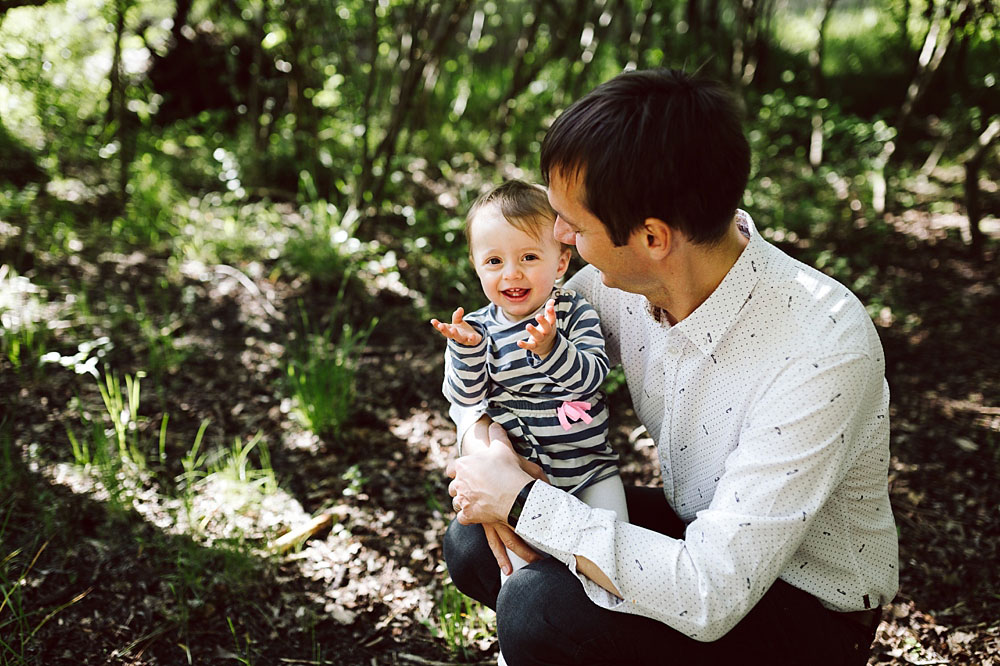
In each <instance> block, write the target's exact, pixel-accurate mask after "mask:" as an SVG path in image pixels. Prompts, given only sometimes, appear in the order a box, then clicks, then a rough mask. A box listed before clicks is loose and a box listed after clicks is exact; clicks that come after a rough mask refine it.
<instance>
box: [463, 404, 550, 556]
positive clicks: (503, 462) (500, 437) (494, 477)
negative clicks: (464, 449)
mask: <svg viewBox="0 0 1000 666" xmlns="http://www.w3.org/2000/svg"><path fill="white" fill-rule="evenodd" d="M489 438H490V446H489V448H485V449H480V450H478V451H476V452H475V453H472V454H470V455H466V456H463V457H461V458H457V459H456V460H453V461H452V462H451V463H449V465H448V476H450V477H452V479H454V480H453V481H452V482H451V483H450V484H449V485H448V493H449V494H450V495H451V496H452V497H453V498H454V499H453V500H452V506H453V507H454V509H455V511H457V512H458V516H457V517H458V522H460V523H462V524H463V525H469V524H472V523H482V525H483V530H484V532H485V533H486V540H487V542H488V543H489V546H490V550H492V551H493V555H494V557H496V559H497V564H499V565H500V568H501V569H503V570H504V572H505V573H510V572H511V566H510V560H509V558H508V557H507V553H506V551H505V550H504V546H506V547H507V548H509V549H510V550H511V551H513V552H514V553H516V554H517V555H518V556H519V557H520V558H521V559H523V560H525V561H526V562H534V561H535V560H538V559H540V558H541V556H540V555H539V554H538V553H536V552H535V551H534V550H532V549H531V547H529V546H528V545H527V544H526V543H524V541H523V540H522V539H521V538H520V537H518V536H517V535H516V534H514V531H513V530H512V529H511V528H510V526H508V525H507V514H508V513H510V508H511V506H513V504H514V499H515V498H516V497H517V493H519V492H520V490H521V488H523V487H524V484H526V483H527V482H528V481H530V480H531V479H539V480H541V481H543V482H545V483H548V477H547V476H546V475H545V472H544V471H542V468H541V467H539V466H538V465H536V464H535V463H532V462H529V461H527V460H525V459H524V458H522V457H521V456H519V455H517V453H515V452H514V447H513V446H511V443H510V440H509V439H508V438H507V433H506V432H504V429H503V428H502V427H501V426H500V425H498V424H496V423H493V424H491V425H490V426H489Z"/></svg>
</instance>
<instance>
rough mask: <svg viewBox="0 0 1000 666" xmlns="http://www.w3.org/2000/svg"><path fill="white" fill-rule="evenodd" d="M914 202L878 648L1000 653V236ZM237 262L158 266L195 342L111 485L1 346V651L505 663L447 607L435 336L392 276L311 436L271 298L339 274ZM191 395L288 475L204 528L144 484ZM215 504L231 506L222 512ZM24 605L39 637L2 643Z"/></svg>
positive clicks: (903, 291)
mask: <svg viewBox="0 0 1000 666" xmlns="http://www.w3.org/2000/svg"><path fill="white" fill-rule="evenodd" d="M917 226H918V227H920V228H921V229H922V230H923V231H924V232H925V233H924V234H923V236H922V237H920V236H919V234H917V235H915V234H914V231H913V229H912V228H910V229H903V230H900V231H898V232H896V233H894V234H892V235H891V236H890V237H889V239H888V240H887V241H885V243H886V249H885V250H884V253H883V254H884V259H883V260H882V267H881V268H880V273H879V278H878V279H885V280H889V281H892V282H893V283H894V284H895V285H896V288H895V291H894V294H895V296H894V298H895V299H896V301H895V302H894V303H893V312H892V313H889V314H886V315H885V316H884V317H882V318H881V319H882V321H880V322H879V324H880V333H881V334H882V336H883V341H884V345H885V348H886V356H887V360H888V364H887V374H888V377H889V382H890V385H891V388H892V391H893V412H892V419H893V428H892V452H893V457H892V464H891V468H890V483H891V492H892V501H893V505H894V510H895V516H896V520H897V524H898V527H899V532H900V562H901V587H900V591H899V594H898V595H897V597H896V598H895V599H894V600H893V602H892V603H891V605H889V606H888V607H886V608H885V610H884V615H883V622H882V624H881V626H880V627H879V630H878V636H877V639H876V642H875V645H874V647H873V651H872V657H871V662H870V663H871V664H948V663H950V664H977V665H978V664H994V663H996V664H1000V567H998V566H997V563H998V562H1000V515H998V507H1000V474H998V469H1000V390H998V389H1000V354H997V353H996V342H997V338H996V324H997V322H998V317H1000V315H998V314H997V313H1000V280H998V277H1000V275H998V273H1000V270H998V262H997V261H996V259H995V255H994V256H993V257H992V258H991V260H990V261H987V262H973V261H970V260H969V259H968V256H967V250H966V248H965V247H964V246H963V245H962V244H961V242H960V241H958V240H957V238H956V236H955V235H954V234H951V235H948V234H946V233H944V232H942V231H941V230H935V229H932V228H931V225H929V224H928V225H923V226H921V225H920V224H919V223H918V224H917ZM858 242H859V243H862V242H864V241H863V240H859V241H858ZM993 247H996V246H995V245H994V246H993ZM35 268H36V271H38V272H40V273H42V272H44V273H46V274H48V275H50V276H61V277H60V278H59V279H60V280H64V281H65V282H66V284H70V283H74V284H82V283H87V284H89V285H91V289H92V291H91V298H92V300H94V301H95V302H96V300H97V297H98V296H99V294H100V293H102V292H104V293H110V292H116V293H121V294H122V299H123V300H124V301H125V302H126V303H136V302H139V301H138V299H140V298H141V297H142V296H143V294H144V293H145V292H146V291H147V290H150V291H151V290H153V288H154V285H156V284H158V281H160V279H161V276H162V275H164V274H166V272H167V266H166V259H165V258H164V257H157V256H144V255H130V256H123V255H115V254H110V253H99V252H96V251H95V252H94V253H93V254H92V255H90V257H89V258H84V259H83V260H82V261H80V260H77V261H74V262H65V261H64V259H58V258H49V260H48V263H47V264H45V262H44V261H42V262H41V263H40V264H39V265H36V267H35ZM248 275H250V274H249V272H248ZM250 279H252V281H253V284H254V285H255V287H256V289H254V290H251V289H247V288H246V287H245V285H243V286H241V284H240V281H239V280H238V279H236V278H234V277H233V276H232V275H231V274H227V273H220V272H211V271H208V272H202V273H200V274H195V273H193V272H192V273H189V274H187V276H186V277H184V278H183V284H176V285H172V286H171V287H170V290H169V291H170V294H171V295H172V296H171V299H173V298H176V299H177V300H176V301H171V302H176V303H180V301H181V300H182V298H183V299H184V300H185V302H186V303H187V304H188V306H186V307H184V308H183V312H184V313H185V314H184V316H183V317H182V318H181V319H179V320H177V321H175V322H174V324H173V331H172V334H173V335H176V336H178V337H183V338H184V339H186V340H188V341H190V342H191V344H190V353H189V354H188V355H187V356H186V357H185V358H184V360H183V362H182V363H181V364H180V365H179V368H178V369H176V370H173V371H169V372H164V373H161V374H160V375H159V376H156V377H147V378H146V379H143V389H142V390H143V396H142V406H141V408H140V411H141V413H142V414H143V415H144V416H145V417H148V418H146V419H145V420H143V421H142V422H141V423H139V425H138V426H137V427H138V429H139V431H140V433H139V434H141V435H142V436H143V437H147V436H148V437H147V439H146V440H144V441H150V442H155V441H156V433H157V432H158V431H159V428H160V425H161V422H160V420H159V415H160V414H163V413H169V414H170V421H169V428H168V435H167V436H166V437H165V439H164V449H163V455H162V457H161V460H160V461H159V465H158V467H157V469H155V470H154V471H153V472H151V474H150V476H149V477H148V483H147V485H146V487H139V488H136V489H135V492H134V493H133V494H132V495H130V500H129V501H128V502H127V503H126V504H125V506H119V505H116V503H115V502H114V501H111V499H109V497H108V493H107V491H106V490H103V491H102V488H104V486H102V485H101V484H100V483H98V482H95V480H94V479H93V478H90V477H88V475H87V474H86V473H85V472H84V471H81V469H80V466H79V465H74V464H73V456H72V455H71V447H70V443H69V439H68V435H67V426H70V429H73V428H79V427H80V425H79V424H81V423H84V422H85V418H86V412H88V410H90V411H91V412H94V411H99V407H100V405H101V397H100V395H99V392H98V388H97V383H95V382H94V381H93V379H92V378H91V377H90V376H89V375H87V374H82V375H81V374H76V373H74V372H72V370H67V369H64V368H62V367H59V366H46V367H45V368H43V369H42V370H41V371H29V370H27V369H25V368H21V369H20V370H19V371H17V370H15V368H14V367H13V366H12V365H11V363H10V361H9V360H8V359H6V358H2V359H0V396H2V401H3V417H2V419H3V428H4V431H5V432H6V433H7V436H6V437H5V438H4V442H5V444H4V446H5V447H6V448H7V449H8V450H7V451H6V458H7V460H6V463H5V464H6V466H7V467H6V470H7V471H6V472H5V474H6V476H5V478H0V483H4V484H5V485H7V487H4V488H2V489H0V539H2V545H0V560H3V561H4V563H5V564H6V565H7V571H8V572H10V571H14V572H15V573H17V572H18V571H20V572H21V574H18V575H16V576H13V578H14V579H17V585H16V587H17V588H18V590H19V591H18V594H17V595H10V598H9V599H4V600H3V601H6V602H8V603H7V610H6V611H4V609H3V604H0V634H6V638H4V639H3V640H5V641H7V644H8V646H9V650H8V651H7V652H4V654H5V655H7V656H6V657H4V658H0V662H3V663H8V662H9V663H12V664H13V663H31V664H46V665H50V664H104V663H108V664H188V663H195V664H215V663H218V664H229V663H244V664H251V663H253V664H338V665H341V664H343V665H353V664H438V663H495V658H496V644H495V641H494V640H493V638H492V636H490V632H489V628H488V622H489V621H490V615H489V613H487V612H479V611H476V610H474V609H473V610H470V609H468V608H466V609H465V611H462V612H466V614H467V615H469V616H470V617H465V618H461V619H460V620H459V621H460V622H464V623H465V627H458V628H454V627H452V628H450V629H449V628H448V627H447V626H446V625H447V622H448V620H447V619H446V618H444V615H443V612H442V607H443V605H444V604H454V603H456V602H455V598H456V597H455V595H454V593H453V592H449V590H448V589H447V584H446V580H447V572H446V570H445V568H444V566H443V564H442V554H441V537H442V535H443V532H444V530H445V527H446V525H447V522H448V521H449V520H450V511H449V508H450V506H449V501H448V496H447V479H446V477H445V474H444V468H445V466H446V464H447V461H448V460H449V459H450V458H451V457H452V456H453V455H454V432H453V429H452V427H451V425H450V423H449V422H448V420H447V414H446V404H445V402H444V400H443V399H442V398H441V396H440V381H441V379H440V378H441V373H442V362H441V355H442V344H441V343H440V340H439V339H437V337H436V334H435V333H434V332H433V331H432V330H431V328H430V326H428V325H427V324H426V323H425V322H424V321H418V320H417V319H416V317H415V316H414V315H413V314H412V313H413V312H414V311H415V310H414V309H413V308H411V307H409V305H408V303H407V302H406V301H405V299H403V298H401V297H399V296H396V295H393V294H382V295H381V296H380V297H379V298H380V301H379V308H378V309H379V313H378V314H379V315H380V317H381V323H380V324H379V326H378V327H377V328H376V330H375V333H374V334H373V336H372V338H371V340H370V344H369V347H368V349H367V350H366V352H365V353H364V356H363V359H362V362H361V365H360V368H359V381H358V395H357V398H356V405H357V407H358V411H357V412H356V414H355V416H354V417H353V419H352V421H351V423H350V425H349V426H348V427H347V428H346V429H345V430H344V431H342V432H341V433H340V435H339V437H338V438H337V439H336V440H335V441H324V440H322V439H320V438H317V437H315V436H312V435H310V434H308V433H307V432H306V431H304V430H303V429H302V428H301V426H299V425H298V424H297V423H295V422H294V421H293V420H292V418H291V416H290V414H289V413H288V409H287V403H286V401H284V400H283V398H282V396H281V391H280V390H278V388H277V387H279V386H281V382H282V380H283V376H282V375H283V369H282V367H281V366H280V364H279V362H278V361H277V360H276V359H277V357H278V356H280V353H281V352H282V350H283V348H284V345H285V343H286V342H287V341H286V339H285V337H284V336H285V335H286V332H287V330H286V327H284V326H283V325H282V324H281V322H280V321H278V320H275V318H274V316H273V314H274V311H276V312H277V313H279V314H288V313H290V312H291V306H292V304H293V303H295V302H298V301H301V300H302V299H305V300H312V301H314V305H315V307H318V308H322V307H323V305H324V302H326V303H329V301H330V299H331V298H332V295H331V294H330V293H328V291H324V290H322V289H318V288H316V287H310V286H309V285H308V284H305V285H303V284H299V283H283V282H281V280H278V281H269V280H268V279H267V278H266V277H258V276H255V275H250ZM49 291H50V294H52V293H54V291H55V290H53V289H50V290H49ZM264 300H267V302H268V303H269V304H270V306H271V307H266V308H265V307H262V302H263V301H264ZM92 307H93V308H94V309H95V310H97V309H99V307H98V306H97V305H93V306H92ZM178 311H181V309H180V308H179V309H178ZM904 319H905V321H904ZM100 328H101V327H100V326H96V327H95V329H94V330H93V331H91V333H93V335H94V336H95V338H96V337H98V336H100V335H107V336H109V337H111V338H112V339H113V340H114V341H115V347H114V350H113V351H111V352H109V355H108V356H107V357H106V359H105V360H108V359H111V360H113V362H114V365H115V369H116V371H117V372H120V373H130V374H132V375H134V374H135V373H136V372H138V371H139V370H142V369H143V368H142V367H141V363H140V362H139V360H138V355H137V354H136V353H134V350H133V346H132V345H130V336H135V337H136V338H138V333H137V329H136V330H130V329H129V328H128V327H125V328H124V329H123V330H99V329H100ZM77 333H79V332H77ZM67 334H68V333H67ZM83 335H86V333H84V334H83ZM143 344H145V343H142V342H139V341H137V342H136V343H135V345H134V347H135V348H138V347H141V346H142V345H143ZM55 346H56V347H58V344H56V345H55ZM625 394H626V390H625V389H621V390H619V391H617V392H616V393H614V394H613V395H612V396H611V405H612V414H613V417H612V420H613V424H614V425H613V428H612V436H613V438H614V441H613V443H614V445H615V448H616V449H617V450H618V451H619V452H620V453H621V454H622V458H623V474H624V477H625V481H626V483H643V484H655V483H656V482H657V479H656V470H657V464H655V448H654V447H651V446H648V445H646V443H647V440H644V439H642V438H636V437H635V431H636V426H637V425H638V424H637V422H636V420H635V416H634V414H633V413H632V411H631V409H630V407H629V404H628V398H627V396H626V395H625ZM205 419H209V420H210V425H209V426H208V429H207V431H206V435H205V441H206V442H208V441H213V442H228V441H233V439H234V438H235V437H241V438H250V437H251V436H252V435H254V434H255V433H258V432H260V433H262V435H263V440H265V441H267V442H268V444H269V450H270V463H271V465H272V466H273V469H274V472H275V475H276V479H277V481H278V485H279V487H280V491H279V492H276V493H272V494H271V495H270V496H269V498H270V499H268V500H267V501H266V502H264V503H262V504H260V505H258V506H256V508H255V509H254V510H253V511H252V512H250V513H249V514H240V515H231V516H225V515H223V514H225V511H226V507H225V506H224V505H223V503H222V502H221V501H220V503H219V505H218V506H217V508H216V509H214V512H215V513H214V514H213V512H212V511H203V512H202V513H201V514H200V515H203V516H205V518H204V520H203V521H202V524H201V527H202V531H201V532H199V533H198V534H199V535H200V536H198V537H197V538H195V537H193V536H192V535H191V534H190V533H185V532H183V531H180V530H176V529H173V528H172V527H170V526H171V525H172V524H173V523H171V521H170V519H169V516H171V515H174V514H175V513H176V506H174V507H172V506H171V505H170V504H169V503H168V502H166V501H165V500H163V499H162V497H161V496H160V495H158V494H157V493H156V488H157V486H158V484H159V485H164V486H165V485H168V484H170V483H172V479H175V478H177V477H178V476H180V475H182V474H183V472H184V469H185V468H184V466H183V464H184V463H183V460H184V456H185V453H186V452H187V451H188V450H189V449H190V446H191V442H192V441H194V440H195V438H196V433H197V430H198V428H199V425H200V424H201V423H202V422H203V420H205ZM3 453H4V452H0V459H2V458H3V457H4V456H3V455H2V454H3ZM223 490H224V489H223ZM218 492H219V493H222V492H223V491H222V490H219V491H218ZM210 494H211V493H210ZM208 499H210V498H208ZM208 499H206V498H203V499H201V500H198V501H208ZM321 512H329V513H331V515H333V516H334V518H333V520H332V521H331V525H330V526H327V527H326V528H325V529H323V530H322V531H320V532H318V533H316V534H315V535H314V536H313V537H312V538H311V539H309V540H308V541H307V542H306V543H305V544H304V545H303V546H302V547H301V548H299V549H296V550H293V551H291V552H289V553H287V554H284V555H280V556H276V555H271V556H268V555H266V554H265V553H264V550H263V547H262V546H263V545H264V544H265V543H266V542H267V537H266V536H260V535H261V534H274V533H276V532H277V531H281V530H284V529H294V528H296V527H299V526H300V525H302V524H303V523H306V522H308V521H309V518H310V516H314V515H316V514H319V513H321ZM224 518H225V519H228V520H229V522H230V523H232V524H236V525H237V526H238V525H239V523H240V521H244V523H246V524H245V525H244V526H243V529H242V531H237V532H234V533H226V532H225V531H224V530H223V531H221V532H220V531H216V532H213V531H212V530H213V529H215V526H218V525H221V524H222V523H223V522H224V520H223V519H224ZM268 530H270V532H269V531H268ZM232 534H239V535H242V536H237V537H234V536H232ZM5 558H6V559H5ZM13 564H18V567H19V568H17V569H12V568H11V567H12V565H13ZM0 570H2V567H0ZM22 574H23V575H22ZM10 579H11V574H10V573H8V581H7V582H9V580H10ZM0 582H2V581H0ZM8 589H11V588H8ZM15 601H17V602H18V603H19V606H18V608H17V609H14V608H13V606H14V603H15ZM463 608H464V607H463ZM12 613H13V615H12ZM18 613H19V614H20V615H19V616H18V615H17V614H18ZM459 614H460V613H459ZM12 617H15V618H16V617H20V618H21V619H20V620H18V621H17V622H15V623H14V624H11V621H10V620H11V618H12ZM453 619H454V618H453ZM484 622H485V623H487V626H482V623H484ZM477 623H478V624H477ZM18 627H20V630H21V634H20V635H21V636H22V637H24V636H25V635H26V634H27V633H31V634H32V635H31V637H30V640H29V641H27V642H24V643H21V644H15V640H16V638H15V632H14V631H13V630H14V629H17V628H18ZM477 627H478V628H477ZM463 631H464V632H465V639H463V640H465V641H466V642H467V645H466V646H465V648H464V649H462V648H456V647H453V646H449V641H448V636H449V635H453V634H454V633H455V632H458V633H459V634H461V633H462V632H463ZM449 632H451V633H450V634H449ZM15 653H16V654H17V655H19V656H18V657H16V658H15V656H12V655H15ZM775 663H780V659H778V658H776V661H775Z"/></svg>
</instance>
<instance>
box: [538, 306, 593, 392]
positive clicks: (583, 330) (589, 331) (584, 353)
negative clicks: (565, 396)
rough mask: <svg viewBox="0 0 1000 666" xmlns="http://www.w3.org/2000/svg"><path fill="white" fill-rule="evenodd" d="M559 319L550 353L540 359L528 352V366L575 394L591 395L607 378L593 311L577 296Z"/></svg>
mask: <svg viewBox="0 0 1000 666" xmlns="http://www.w3.org/2000/svg"><path fill="white" fill-rule="evenodd" d="M568 305H569V306H570V307H569V308H568V309H567V310H566V312H565V314H561V317H560V318H561V319H562V320H563V321H564V322H565V324H564V325H563V326H560V327H559V329H558V330H557V336H556V342H555V345H554V346H553V347H552V351H551V352H549V355H548V356H546V357H545V358H544V359H541V358H539V357H538V356H536V355H535V354H534V353H530V352H529V353H528V365H530V366H532V367H533V368H534V369H535V370H537V371H538V372H542V373H544V374H545V375H547V376H548V377H550V378H551V379H552V380H553V381H554V382H555V383H556V384H557V385H559V386H560V387H562V388H563V389H565V390H566V391H569V392H571V393H575V394H578V395H593V394H594V393H596V392H597V390H598V389H599V388H600V387H601V383H602V382H603V381H604V378H605V377H607V375H608V367H609V366H608V355H607V354H606V353H605V351H604V337H603V335H602V334H601V323H600V320H598V318H597V312H596V311H595V310H594V308H593V307H591V305H590V303H587V301H586V300H584V299H583V298H582V297H580V296H575V297H573V298H572V300H570V301H568Z"/></svg>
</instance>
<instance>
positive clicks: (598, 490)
mask: <svg viewBox="0 0 1000 666" xmlns="http://www.w3.org/2000/svg"><path fill="white" fill-rule="evenodd" d="M577 496H578V497H579V498H580V499H582V500H583V501H584V502H586V503H587V504H589V505H590V506H592V507H594V508H595V509H610V510H611V511H614V512H615V513H616V514H618V520H620V521H622V522H623V523H627V522H628V506H627V505H626V504H625V486H623V485H622V477H621V476H619V475H617V474H615V475H614V476H612V477H610V478H607V479H604V480H603V481H598V482H597V483H595V484H594V485H592V486H587V487H586V488H584V489H583V490H581V491H580V492H579V494H578V495H577Z"/></svg>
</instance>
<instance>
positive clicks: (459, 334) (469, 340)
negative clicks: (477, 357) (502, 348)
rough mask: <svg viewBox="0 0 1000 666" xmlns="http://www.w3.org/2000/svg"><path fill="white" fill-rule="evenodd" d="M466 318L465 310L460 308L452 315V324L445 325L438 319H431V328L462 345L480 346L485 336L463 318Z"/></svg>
mask: <svg viewBox="0 0 1000 666" xmlns="http://www.w3.org/2000/svg"><path fill="white" fill-rule="evenodd" d="M464 316H465V310H464V309H463V308H458V309H456V310H455V312H453V313H452V315H451V323H450V324H445V323H444V322H440V321H438V320H437V319H431V326H433V327H434V328H436V329H437V330H438V332H439V333H441V335H443V336H444V337H446V338H448V339H449V340H454V341H455V342H457V343H458V344H460V345H467V346H472V345H478V344H479V343H480V342H482V339H483V336H482V335H481V334H480V333H479V332H478V331H477V330H476V329H474V328H472V326H471V325H470V324H469V323H468V322H466V321H465V320H464V319H463V318H462V317H464Z"/></svg>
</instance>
